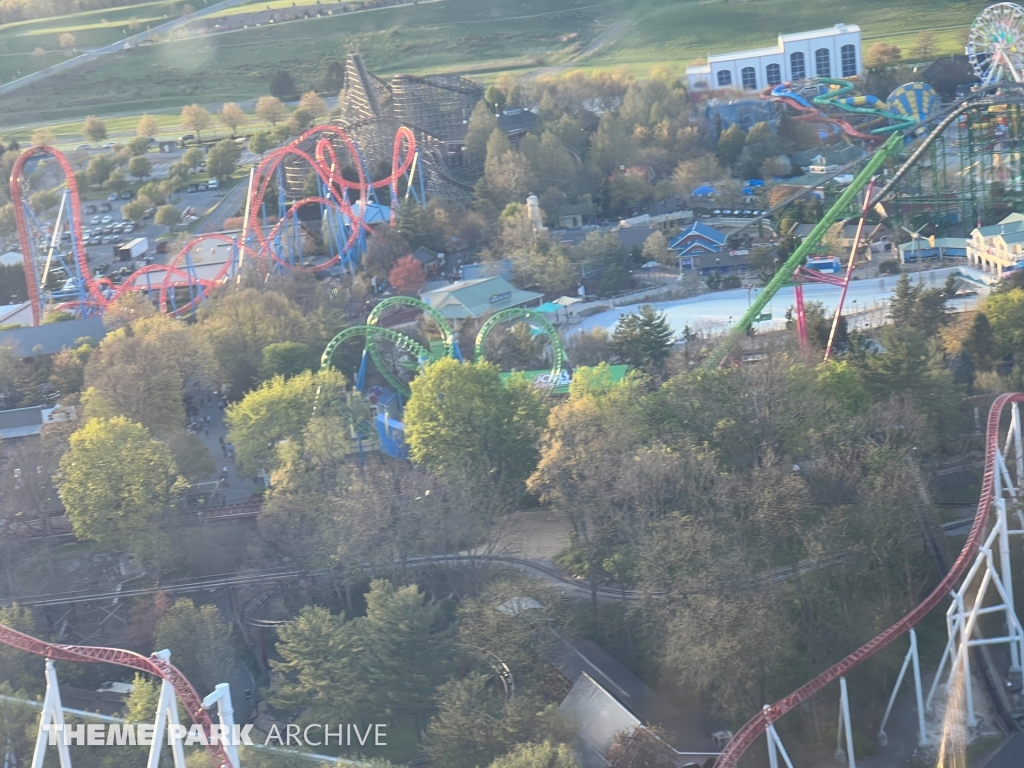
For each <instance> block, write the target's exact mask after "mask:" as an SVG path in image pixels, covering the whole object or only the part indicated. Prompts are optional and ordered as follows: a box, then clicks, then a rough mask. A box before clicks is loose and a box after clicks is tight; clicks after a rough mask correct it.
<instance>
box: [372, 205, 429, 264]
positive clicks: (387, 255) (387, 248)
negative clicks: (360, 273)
mask: <svg viewBox="0 0 1024 768" xmlns="http://www.w3.org/2000/svg"><path fill="white" fill-rule="evenodd" d="M415 207H416V206H409V209H412V208H415ZM405 213H406V209H405V208H403V210H402V215H404V214H405ZM399 222H401V218H399ZM399 226H401V224H400V225H399ZM410 251H412V248H411V247H410V246H409V242H408V241H407V240H406V239H405V238H404V237H402V235H400V234H399V233H398V232H396V231H395V230H393V229H390V228H387V227H385V228H381V229H376V230H374V231H373V237H371V238H370V239H369V242H368V243H367V245H366V254H365V255H364V256H363V259H362V262H361V263H360V267H362V269H364V270H365V271H366V274H368V275H370V276H372V277H376V278H383V277H387V276H388V274H389V273H390V272H391V270H392V269H393V268H394V266H395V264H397V263H398V260H399V259H401V258H402V257H403V256H407V255H408V254H409V253H410Z"/></svg>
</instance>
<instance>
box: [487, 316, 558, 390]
mask: <svg viewBox="0 0 1024 768" xmlns="http://www.w3.org/2000/svg"><path fill="white" fill-rule="evenodd" d="M517 318H522V319H523V320H526V321H527V322H528V323H530V324H531V325H534V326H536V327H537V328H538V329H539V330H540V332H541V333H543V334H544V335H545V336H547V337H548V341H550V342H551V379H550V381H551V382H552V386H554V384H555V382H557V381H558V378H559V376H561V374H562V368H563V367H565V364H566V356H565V347H563V346H562V341H561V339H559V337H558V330H557V329H556V328H555V326H553V325H552V324H551V323H550V322H549V321H548V319H547V318H546V317H544V316H543V315H542V314H540V313H539V312H534V311H533V310H530V309H523V308H522V307H510V308H508V309H503V310H501V312H497V313H495V314H493V315H491V316H490V317H489V318H488V319H487V322H485V323H484V324H483V326H482V327H481V328H480V332H479V333H478V334H477V335H476V348H475V350H474V358H475V359H476V360H484V359H485V357H486V355H485V352H484V350H485V342H486V341H487V336H488V335H489V334H490V332H491V331H493V330H494V328H495V327H496V326H497V325H498V324H500V323H504V322H507V321H509V320H515V319H517Z"/></svg>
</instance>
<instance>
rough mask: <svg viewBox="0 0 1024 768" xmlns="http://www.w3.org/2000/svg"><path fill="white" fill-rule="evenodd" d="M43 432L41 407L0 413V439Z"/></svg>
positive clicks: (13, 409)
mask: <svg viewBox="0 0 1024 768" xmlns="http://www.w3.org/2000/svg"><path fill="white" fill-rule="evenodd" d="M42 431H43V406H41V405H36V406H33V407H31V408H12V409H10V410H7V411H0V439H2V440H13V439H14V438H16V437H29V436H31V435H38V434H39V433H40V432H42Z"/></svg>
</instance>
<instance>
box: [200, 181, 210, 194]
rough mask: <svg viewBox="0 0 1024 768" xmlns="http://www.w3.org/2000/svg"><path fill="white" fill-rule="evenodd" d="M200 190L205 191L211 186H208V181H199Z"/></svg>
mask: <svg viewBox="0 0 1024 768" xmlns="http://www.w3.org/2000/svg"><path fill="white" fill-rule="evenodd" d="M197 187H198V191H199V192H205V191H206V190H207V189H208V188H209V187H207V186H206V182H202V181H201V182H199V184H198V185H197Z"/></svg>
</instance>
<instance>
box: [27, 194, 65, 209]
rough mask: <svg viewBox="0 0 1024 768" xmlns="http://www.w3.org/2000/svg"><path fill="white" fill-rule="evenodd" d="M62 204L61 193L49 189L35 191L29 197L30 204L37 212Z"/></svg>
mask: <svg viewBox="0 0 1024 768" xmlns="http://www.w3.org/2000/svg"><path fill="white" fill-rule="evenodd" d="M58 204H60V195H58V194H57V193H56V192H54V191H52V190H49V189H41V190H39V191H38V192H33V193H32V196H31V197H30V198H29V205H30V206H31V207H32V210H33V211H35V212H36V213H43V212H44V211H48V210H50V209H51V208H55V207H57V205H58Z"/></svg>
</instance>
